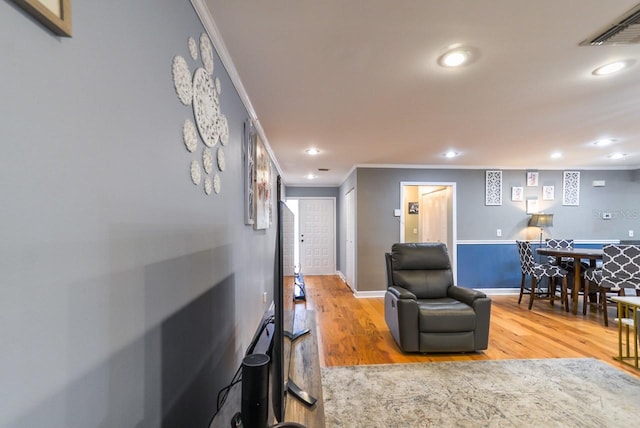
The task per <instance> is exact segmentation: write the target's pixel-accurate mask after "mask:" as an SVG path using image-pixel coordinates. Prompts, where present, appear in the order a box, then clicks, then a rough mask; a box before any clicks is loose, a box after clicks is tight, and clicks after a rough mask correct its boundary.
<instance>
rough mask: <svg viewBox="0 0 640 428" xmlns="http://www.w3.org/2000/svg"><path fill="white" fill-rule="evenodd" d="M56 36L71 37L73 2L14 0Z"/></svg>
mask: <svg viewBox="0 0 640 428" xmlns="http://www.w3.org/2000/svg"><path fill="white" fill-rule="evenodd" d="M13 1H14V3H16V4H18V5H19V6H20V7H21V8H23V9H24V10H26V11H27V12H29V13H30V14H31V16H33V17H34V18H35V19H37V20H38V21H40V22H41V23H42V25H44V26H45V27H47V28H48V29H49V30H51V31H52V32H53V33H54V34H57V35H58V36H62V37H71V0H13Z"/></svg>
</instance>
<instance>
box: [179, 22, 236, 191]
mask: <svg viewBox="0 0 640 428" xmlns="http://www.w3.org/2000/svg"><path fill="white" fill-rule="evenodd" d="M199 42H200V43H199V45H198V42H197V41H196V39H194V38H193V37H189V38H188V39H187V44H188V48H189V56H187V57H186V59H185V57H182V56H180V55H176V56H175V57H174V58H173V60H172V63H171V72H172V77H173V85H174V88H175V90H176V94H177V95H178V99H179V100H180V102H181V103H182V104H184V105H187V106H189V105H190V106H191V110H192V113H191V114H192V115H193V120H191V119H190V118H188V119H185V121H184V123H183V125H182V139H183V142H184V145H185V147H186V148H187V151H188V152H189V153H194V154H195V153H200V152H199V151H198V145H199V141H200V140H202V142H203V143H204V145H205V146H206V147H204V148H203V150H202V154H201V156H199V159H195V160H194V159H193V158H192V159H191V160H190V162H191V163H190V174H191V181H192V182H193V184H195V185H200V184H201V183H202V182H203V181H204V192H205V194H207V195H210V194H211V193H212V192H215V193H220V189H221V178H220V175H219V174H217V173H215V174H214V172H215V169H216V168H215V166H214V164H215V165H217V166H218V168H217V169H219V170H220V171H224V170H225V168H226V161H225V153H224V150H223V149H222V147H221V146H222V145H227V144H228V143H229V125H228V122H227V118H226V117H225V116H224V115H223V114H222V111H221V110H220V94H221V91H222V87H221V83H220V79H219V78H218V77H214V76H213V70H214V63H213V47H212V44H211V40H210V39H209V36H208V35H207V34H206V33H202V34H200V38H199ZM198 48H199V50H198ZM198 57H200V59H201V61H202V66H201V67H198V66H197V65H196V67H195V72H194V73H193V74H192V73H191V70H190V68H189V63H188V62H187V60H189V61H191V60H193V61H196V60H198ZM190 116H191V115H190ZM194 122H195V123H194ZM218 142H220V143H221V144H220V146H218V149H217V150H216V151H215V152H214V150H213V149H212V148H213V147H214V146H215V145H216V144H217V143H218ZM196 156H198V155H196ZM212 174H213V176H212ZM203 179H204V180H203Z"/></svg>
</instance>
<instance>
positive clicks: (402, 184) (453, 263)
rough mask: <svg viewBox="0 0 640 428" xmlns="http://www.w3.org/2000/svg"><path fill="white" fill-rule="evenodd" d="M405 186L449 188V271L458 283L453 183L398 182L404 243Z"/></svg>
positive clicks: (455, 193)
mask: <svg viewBox="0 0 640 428" xmlns="http://www.w3.org/2000/svg"><path fill="white" fill-rule="evenodd" d="M405 186H443V187H450V188H451V228H452V231H451V246H452V247H453V248H448V250H449V254H450V256H451V270H452V271H453V280H454V283H455V284H457V283H458V215H457V188H456V182H454V181H401V182H400V208H401V209H400V242H405V236H404V223H405V214H404V211H405V210H404V205H403V204H404V203H405V197H404V189H405Z"/></svg>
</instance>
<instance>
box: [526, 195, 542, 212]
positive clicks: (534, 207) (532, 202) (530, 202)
mask: <svg viewBox="0 0 640 428" xmlns="http://www.w3.org/2000/svg"><path fill="white" fill-rule="evenodd" d="M538 211H539V210H538V200H537V199H527V214H538Z"/></svg>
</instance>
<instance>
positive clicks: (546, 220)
mask: <svg viewBox="0 0 640 428" xmlns="http://www.w3.org/2000/svg"><path fill="white" fill-rule="evenodd" d="M529 226H534V227H550V226H553V214H532V215H531V218H530V219H529Z"/></svg>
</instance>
